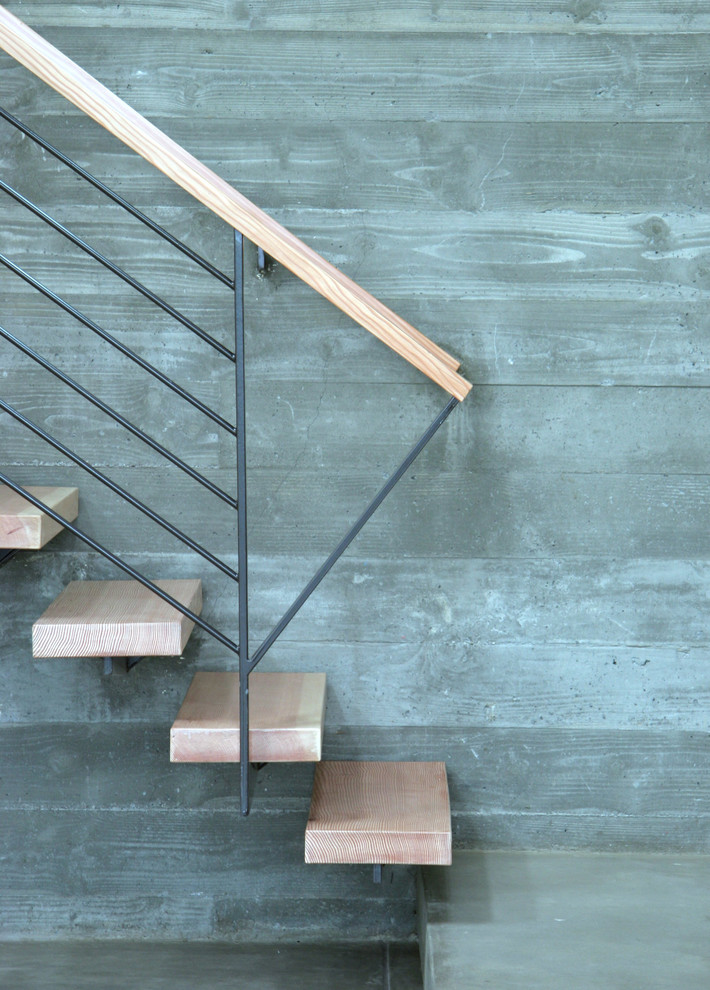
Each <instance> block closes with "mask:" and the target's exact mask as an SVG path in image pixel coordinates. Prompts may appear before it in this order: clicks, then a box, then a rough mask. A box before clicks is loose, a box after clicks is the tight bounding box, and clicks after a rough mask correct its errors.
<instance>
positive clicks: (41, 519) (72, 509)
mask: <svg viewBox="0 0 710 990" xmlns="http://www.w3.org/2000/svg"><path fill="white" fill-rule="evenodd" d="M26 488H27V491H28V492H29V493H30V494H31V495H34V496H35V497H36V498H38V499H40V501H42V502H44V503H45V504H46V505H47V506H48V507H49V508H50V509H54V511H55V512H56V513H58V514H59V515H60V516H63V517H64V518H65V519H66V520H67V521H68V522H72V521H73V520H74V519H76V517H77V516H78V514H79V489H78V488H69V487H64V486H55V485H27V486H26ZM63 529H64V527H63V526H62V525H61V524H60V523H58V522H56V521H55V520H54V519H52V517H51V516H48V515H47V513H46V512H42V510H41V509H38V508H37V507H36V506H35V505H32V503H31V502H28V501H27V500H26V499H24V498H22V496H21V495H18V494H17V492H15V491H13V489H12V488H9V487H8V486H7V485H0V549H2V550H41V549H42V547H44V546H46V544H47V543H49V541H50V540H51V539H53V538H54V537H55V536H56V535H57V534H58V533H61V532H62V530H63Z"/></svg>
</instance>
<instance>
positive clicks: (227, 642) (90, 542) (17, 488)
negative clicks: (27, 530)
mask: <svg viewBox="0 0 710 990" xmlns="http://www.w3.org/2000/svg"><path fill="white" fill-rule="evenodd" d="M0 481H1V482H2V483H3V484H5V485H7V486H8V487H9V488H12V490H13V491H14V492H17V494H18V495H21V496H22V498H24V499H26V500H27V501H28V502H29V503H30V504H31V505H34V506H36V507H37V508H38V509H40V510H41V511H42V512H46V514H47V515H48V516H49V517H50V519H54V521H55V522H58V523H59V525H60V526H63V527H64V528H65V529H66V530H68V531H69V532H70V533H73V534H74V536H76V537H78V539H80V540H81V541H82V542H83V543H86V544H87V546H90V547H91V549H92V550H95V551H96V552H97V553H99V554H101V556H102V557H105V558H106V560H110V561H111V563H112V564H115V565H116V567H119V568H120V569H121V570H122V571H124V572H125V573H126V574H128V575H129V577H132V578H133V579H134V580H135V581H138V582H139V583H140V584H142V585H143V587H145V588H148V590H149V591H152V592H153V594H155V595H157V596H158V598H162V599H163V601H164V602H167V604H168V605H172V606H173V608H175V609H177V611H178V612H181V613H182V614H183V615H185V616H187V618H188V619H191V620H192V622H194V623H195V625H196V626H199V627H200V629H204V630H205V632H206V633H209V635H210V636H213V637H214V638H215V639H216V640H217V641H218V642H219V643H221V644H222V646H224V647H226V648H227V649H228V650H230V651H231V652H232V653H236V654H237V656H239V647H238V646H237V644H236V643H235V642H233V640H231V639H229V637H228V636H225V635H224V633H221V632H220V631H219V629H215V627H214V626H212V625H210V623H209V622H205V620H204V619H202V618H200V616H199V615H197V613H196V612H193V611H191V610H190V609H189V608H187V607H186V606H185V605H182V604H181V603H180V602H179V601H178V600H177V599H176V598H173V597H172V595H169V594H168V593H167V592H166V591H163V590H162V588H159V587H158V586H157V585H156V584H154V583H153V582H152V581H150V580H149V579H148V578H147V577H145V575H144V574H141V573H140V571H137V570H136V569H135V568H134V567H131V565H130V564H127V563H126V562H125V561H124V560H121V559H120V557H117V556H116V555H115V554H113V553H111V551H110V550H107V549H106V547H105V546H103V545H102V544H101V543H97V541H96V540H94V539H93V538H92V537H91V536H89V535H88V534H87V533H85V532H84V531H83V530H81V529H79V528H78V527H77V526H74V525H73V523H70V522H69V520H68V519H65V518H64V517H63V516H60V515H59V513H58V512H55V511H54V509H50V507H49V506H48V505H45V503H44V502H42V501H41V500H40V499H38V498H36V497H35V496H34V495H31V494H30V492H28V491H27V490H26V489H24V488H23V487H22V486H21V485H18V484H17V482H15V481H13V480H12V478H9V477H8V476H7V475H6V474H5V473H4V472H3V471H0Z"/></svg>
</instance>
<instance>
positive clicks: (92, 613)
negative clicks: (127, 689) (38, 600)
mask: <svg viewBox="0 0 710 990" xmlns="http://www.w3.org/2000/svg"><path fill="white" fill-rule="evenodd" d="M156 584H157V586H158V587H159V588H161V589H162V590H163V591H165V592H167V593H168V594H169V595H172V597H173V598H175V599H177V601H179V602H180V603H181V604H183V605H185V606H186V607H187V608H189V609H190V611H192V612H195V613H197V614H199V613H200V611H201V610H202V582H201V581H200V580H193V579H190V580H173V581H156ZM193 625H194V623H193V622H192V621H191V620H190V619H188V618H187V616H185V615H182V614H181V613H180V612H178V611H176V610H175V609H174V608H173V607H172V606H171V605H168V604H166V603H165V602H164V601H162V600H161V599H160V598H158V597H157V596H156V595H154V594H153V592H152V591H149V590H148V589H147V588H144V587H143V585H141V584H139V583H138V582H137V581H72V582H71V584H68V585H67V587H66V588H65V589H64V591H62V593H61V594H60V595H59V596H58V597H57V598H55V600H54V601H53V602H52V604H51V605H50V606H49V608H48V609H47V610H46V611H45V612H44V613H43V615H41V616H40V618H39V619H37V621H36V622H35V623H34V625H33V626H32V655H33V656H34V657H148V656H180V654H181V653H182V651H183V649H184V648H185V644H186V643H187V640H188V638H189V636H190V633H191V632H192V629H193Z"/></svg>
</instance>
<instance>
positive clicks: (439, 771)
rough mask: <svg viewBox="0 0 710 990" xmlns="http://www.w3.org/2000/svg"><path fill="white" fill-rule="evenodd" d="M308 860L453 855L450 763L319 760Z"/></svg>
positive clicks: (428, 859) (414, 859)
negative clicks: (447, 771) (448, 782)
mask: <svg viewBox="0 0 710 990" xmlns="http://www.w3.org/2000/svg"><path fill="white" fill-rule="evenodd" d="M306 862H307V863H375V864H377V863H418V864H422V865H424V864H427V865H439V866H447V865H449V864H450V863H451V811H450V808H449V788H448V784H447V780H446V765H445V764H444V763H384V762H367V763H360V762H346V761H343V762H325V763H319V764H318V765H317V766H316V773H315V780H314V783H313V797H312V800H311V811H310V814H309V816H308V824H307V826H306Z"/></svg>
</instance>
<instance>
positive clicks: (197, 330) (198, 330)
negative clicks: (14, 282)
mask: <svg viewBox="0 0 710 990" xmlns="http://www.w3.org/2000/svg"><path fill="white" fill-rule="evenodd" d="M0 189H2V190H4V192H6V193H7V194H8V196H11V197H12V198H13V199H14V200H15V201H16V202H17V203H19V204H20V206H24V207H25V209H27V210H29V211H30V212H31V213H34V215H35V216H36V217H38V218H39V219H40V220H42V221H43V223H46V224H47V225H48V226H50V227H52V228H53V229H54V230H56V231H57V232H58V233H59V234H61V235H62V236H63V237H66V239H67V240H68V241H71V243H72V244H74V245H76V247H78V248H80V249H81V250H82V251H84V253H85V254H88V255H89V256H90V257H91V258H93V259H94V261H98V263H99V264H100V265H103V267H104V268H107V269H108V271H110V272H111V273H112V274H113V275H116V276H117V278H120V279H121V280H122V281H124V282H125V283H126V284H127V285H130V287H131V288H132V289H135V290H136V292H139V293H140V294H141V295H142V296H144V297H145V298H146V299H147V300H148V301H149V302H152V303H153V305H155V306H157V307H158V308H159V309H162V310H163V312H164V313H167V314H168V316H171V317H172V318H173V319H174V320H177V322H178V323H181V324H182V325H183V326H184V327H186V328H187V329H188V330H190V331H191V333H194V334H195V336H197V337H199V338H200V340H204V341H205V343H207V344H209V345H210V347H213V348H214V349H215V350H216V351H217V352H218V353H219V354H221V355H222V357H226V358H229V360H230V361H232V362H233V361H234V360H235V357H234V354H233V353H232V351H230V350H229V348H228V347H225V346H224V344H220V342H219V341H218V340H215V338H214V337H212V336H211V335H210V334H208V333H207V332H206V331H205V330H203V329H202V327H198V325H197V324H196V323H195V322H193V320H191V319H190V318H189V317H187V316H185V314H184V313H181V312H180V310H179V309H175V307H174V306H171V305H170V303H169V302H166V301H165V299H163V298H162V297H161V296H159V295H157V294H156V293H155V292H153V291H152V290H151V289H149V288H148V287H147V286H145V285H143V283H142V282H139V281H138V279H137V278H134V277H133V276H132V275H129V274H128V272H127V271H125V270H124V269H123V268H121V267H120V266H119V265H117V264H115V263H114V262H113V261H111V260H110V259H109V258H107V257H106V256H105V255H103V254H101V252H100V251H97V250H96V248H93V247H92V246H91V245H90V244H89V243H87V241H85V240H84V239H83V238H82V237H79V236H78V235H77V234H75V233H74V232H73V231H72V230H69V228H68V227H65V226H64V224H63V223H60V222H59V221H58V220H56V219H55V218H54V217H53V216H50V214H49V213H47V212H46V211H45V210H43V209H42V208H41V207H40V206H37V204H36V203H33V202H32V200H31V199H28V198H27V197H26V196H23V195H22V193H21V192H18V191H17V189H13V188H12V186H9V185H8V184H7V182H3V180H2V179H0Z"/></svg>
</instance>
